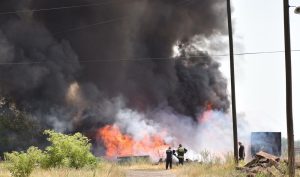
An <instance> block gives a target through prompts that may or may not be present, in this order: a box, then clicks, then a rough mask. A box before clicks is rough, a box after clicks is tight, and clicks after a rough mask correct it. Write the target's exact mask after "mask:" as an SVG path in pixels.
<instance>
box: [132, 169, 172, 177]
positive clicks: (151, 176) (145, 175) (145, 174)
mask: <svg viewBox="0 0 300 177" xmlns="http://www.w3.org/2000/svg"><path fill="white" fill-rule="evenodd" d="M126 177H176V176H175V174H173V173H171V172H170V171H167V170H128V171H127V173H126Z"/></svg>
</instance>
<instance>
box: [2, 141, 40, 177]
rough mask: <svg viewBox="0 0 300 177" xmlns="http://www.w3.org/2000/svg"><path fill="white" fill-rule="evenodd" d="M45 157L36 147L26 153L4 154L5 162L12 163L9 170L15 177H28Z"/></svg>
mask: <svg viewBox="0 0 300 177" xmlns="http://www.w3.org/2000/svg"><path fill="white" fill-rule="evenodd" d="M43 156H44V155H43V152H42V151H41V150H39V149H38V148H36V147H30V148H29V149H28V150H27V152H26V153H25V152H22V151H21V152H12V153H5V154H4V157H5V160H8V161H10V162H11V163H10V164H9V165H8V170H9V171H10V173H11V174H12V176H14V177H28V176H29V175H30V174H31V172H32V171H33V169H34V167H35V166H36V165H38V164H39V163H40V162H41V160H42V159H43Z"/></svg>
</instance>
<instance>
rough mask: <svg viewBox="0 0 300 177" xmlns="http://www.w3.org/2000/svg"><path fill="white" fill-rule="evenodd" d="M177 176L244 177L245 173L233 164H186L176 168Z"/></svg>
mask: <svg viewBox="0 0 300 177" xmlns="http://www.w3.org/2000/svg"><path fill="white" fill-rule="evenodd" d="M175 172H176V174H177V176H178V177H217V176H218V177H244V176H246V175H244V174H242V173H239V172H238V171H236V170H235V166H234V165H233V164H230V163H226V164H217V165H210V164H199V163H192V164H186V165H184V166H183V167H180V168H177V169H176V171H175Z"/></svg>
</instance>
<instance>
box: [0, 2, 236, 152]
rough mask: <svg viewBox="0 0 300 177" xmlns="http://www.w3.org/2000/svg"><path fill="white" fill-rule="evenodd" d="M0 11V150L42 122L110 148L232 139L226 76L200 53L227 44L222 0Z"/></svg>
mask: <svg viewBox="0 0 300 177" xmlns="http://www.w3.org/2000/svg"><path fill="white" fill-rule="evenodd" d="M70 6H72V8H69V7H70ZM34 9H35V10H34ZM38 9H44V10H38ZM47 9H49V10H47ZM0 11H1V12H0V97H1V100H2V101H1V104H0V109H1V111H0V116H1V125H0V127H2V128H1V130H0V133H1V137H2V141H0V142H1V143H2V144H1V145H0V147H1V149H0V151H1V152H3V151H9V150H20V149H23V148H26V147H28V146H29V145H32V144H34V145H40V146H41V145H42V144H43V141H42V137H38V136H37V135H38V132H40V131H41V130H43V129H46V128H47V129H48V128H53V129H55V130H58V131H62V132H67V133H68V132H75V131H80V132H83V133H84V134H86V135H87V136H89V137H90V138H91V139H92V140H93V145H94V152H95V153H97V154H105V153H106V155H111V156H115V155H120V154H124V155H130V154H133V155H136V154H143V155H144V154H145V153H147V154H150V155H152V154H157V153H160V152H159V151H160V149H163V148H165V147H166V146H167V145H174V146H175V145H177V143H178V142H180V143H182V144H185V145H186V146H187V147H191V146H193V147H195V149H199V147H200V146H201V145H202V144H203V143H205V144H207V145H208V148H211V147H212V146H211V147H210V146H209V142H211V137H214V138H215V139H216V140H217V139H224V138H219V137H223V136H226V135H227V134H228V135H229V138H228V141H229V142H231V138H230V137H231V130H230V129H229V130H230V131H228V132H226V131H225V132H224V129H225V128H224V126H226V125H227V124H228V123H226V124H223V123H224V122H228V121H230V119H228V118H227V117H226V115H225V113H226V112H227V110H228V108H229V100H228V94H227V81H226V79H225V78H224V77H223V76H222V74H221V72H220V70H219V68H220V64H219V63H218V61H217V60H216V59H214V58H213V57H211V56H210V55H209V54H208V52H209V51H222V50H223V49H226V47H227V45H226V44H224V42H222V37H223V36H224V35H226V34H227V28H226V27H227V26H226V25H227V24H226V19H225V18H226V15H225V14H226V2H225V1H222V0H201V1H185V0H122V1H100V0H72V1H68V0H51V1H48V0H4V1H1V2H0ZM208 105H209V106H208ZM20 112H22V115H20V114H19V113H20ZM20 116H21V117H20ZM15 121H19V123H20V125H22V126H19V127H16V126H14V125H13V124H14V123H13V122H15ZM10 122H11V123H10ZM28 122H29V123H28ZM212 122H213V123H212ZM18 125H19V124H18ZM31 125H34V127H32V126H31ZM220 127H222V130H220ZM210 132H213V133H210ZM218 132H219V133H218ZM207 134H210V136H207ZM208 137H209V138H208ZM22 140H26V141H22ZM225 141H227V140H225ZM3 142H5V143H3ZM21 142H22V143H21ZM218 143H219V144H224V142H216V144H215V146H214V147H220V148H222V146H219V144H218ZM8 144H9V146H8ZM128 146H131V148H128Z"/></svg>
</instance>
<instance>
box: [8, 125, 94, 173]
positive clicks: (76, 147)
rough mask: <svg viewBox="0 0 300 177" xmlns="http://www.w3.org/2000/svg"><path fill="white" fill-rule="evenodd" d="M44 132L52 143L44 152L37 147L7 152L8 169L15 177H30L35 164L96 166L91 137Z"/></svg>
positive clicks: (48, 165) (44, 166)
mask: <svg viewBox="0 0 300 177" xmlns="http://www.w3.org/2000/svg"><path fill="white" fill-rule="evenodd" d="M44 134H46V135H48V136H49V138H47V140H48V141H49V142H50V143H51V145H50V146H48V147H46V150H45V151H44V152H43V151H42V150H40V149H38V148H36V147H30V148H29V149H28V150H27V151H26V152H23V151H21V152H12V153H5V160H6V161H8V162H10V163H8V170H9V171H10V172H11V174H12V176H13V177H28V176H29V175H30V174H31V172H32V171H33V169H34V167H35V166H41V167H43V168H52V167H71V168H82V167H84V166H89V167H95V166H96V164H97V159H96V157H95V156H94V155H93V154H92V153H91V152H90V149H91V144H90V143H89V139H88V138H87V137H85V136H83V135H82V134H81V133H75V134H74V135H65V134H62V133H57V132H55V131H51V130H46V131H44Z"/></svg>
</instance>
